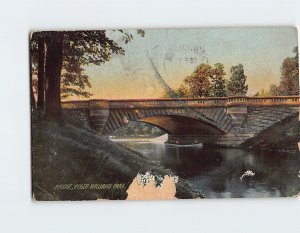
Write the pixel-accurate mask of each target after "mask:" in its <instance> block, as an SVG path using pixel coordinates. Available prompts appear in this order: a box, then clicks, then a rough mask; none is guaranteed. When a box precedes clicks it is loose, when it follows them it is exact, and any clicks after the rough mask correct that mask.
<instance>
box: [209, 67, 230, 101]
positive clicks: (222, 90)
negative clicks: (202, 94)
mask: <svg viewBox="0 0 300 233" xmlns="http://www.w3.org/2000/svg"><path fill="white" fill-rule="evenodd" d="M214 66H215V68H214V69H213V70H212V77H211V96H216V97H222V96H227V91H226V84H225V78H224V76H225V75H226V73H225V71H224V65H223V64H221V63H217V64H215V65H214Z"/></svg>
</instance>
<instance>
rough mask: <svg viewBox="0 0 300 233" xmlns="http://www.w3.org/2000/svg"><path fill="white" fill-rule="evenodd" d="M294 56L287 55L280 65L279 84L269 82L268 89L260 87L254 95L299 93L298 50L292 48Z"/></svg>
mask: <svg viewBox="0 0 300 233" xmlns="http://www.w3.org/2000/svg"><path fill="white" fill-rule="evenodd" d="M293 52H294V56H293V57H287V58H285V59H284V60H283V62H282V65H281V69H280V70H281V76H280V83H279V85H275V84H271V85H270V87H269V89H267V90H265V89H262V90H261V91H260V92H257V94H256V96H280V95H281V96H289V95H299V51H298V46H297V47H295V48H294V50H293Z"/></svg>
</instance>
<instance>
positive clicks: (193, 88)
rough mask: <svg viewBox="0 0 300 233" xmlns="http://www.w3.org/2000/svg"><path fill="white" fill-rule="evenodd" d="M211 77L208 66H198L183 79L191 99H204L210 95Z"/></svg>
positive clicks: (211, 72) (210, 70)
mask: <svg viewBox="0 0 300 233" xmlns="http://www.w3.org/2000/svg"><path fill="white" fill-rule="evenodd" d="M212 75H213V69H212V67H211V66H210V65H208V64H204V63H202V64H200V65H199V66H197V67H196V69H195V70H194V72H193V73H192V74H191V75H189V76H187V77H186V78H185V79H184V83H185V84H186V85H187V86H188V87H189V93H190V96H191V97H192V98H197V97H205V96H209V94H210V87H211V83H210V80H209V79H210V78H211V77H212Z"/></svg>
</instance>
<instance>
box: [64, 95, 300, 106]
mask: <svg viewBox="0 0 300 233" xmlns="http://www.w3.org/2000/svg"><path fill="white" fill-rule="evenodd" d="M240 105H247V106H248V105H249V106H252V105H260V106H267V105H293V106H300V97H299V96H271V97H246V96H233V97H217V98H214V97H213V98H198V99H191V98H182V99H122V100H105V99H93V100H83V101H66V102H62V107H63V108H65V109H78V108H103V109H116V108H150V107H155V108H159V107H161V108H163V107H184V106H187V107H202V106H203V107H210V106H240Z"/></svg>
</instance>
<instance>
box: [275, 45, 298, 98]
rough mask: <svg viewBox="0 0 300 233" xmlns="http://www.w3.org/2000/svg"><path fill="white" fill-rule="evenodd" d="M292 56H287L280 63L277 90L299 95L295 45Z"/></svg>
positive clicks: (285, 93)
mask: <svg viewBox="0 0 300 233" xmlns="http://www.w3.org/2000/svg"><path fill="white" fill-rule="evenodd" d="M293 52H294V53H295V56H294V57H287V58H286V59H284V61H283V62H282V65H281V77H280V79H281V81H280V85H279V92H280V94H281V95H299V53H298V47H295V48H294V50H293Z"/></svg>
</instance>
